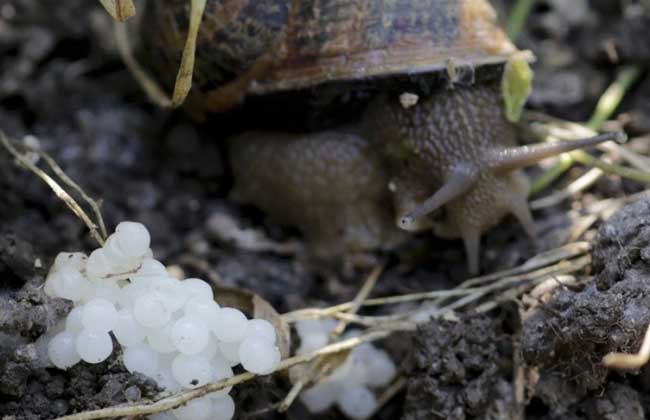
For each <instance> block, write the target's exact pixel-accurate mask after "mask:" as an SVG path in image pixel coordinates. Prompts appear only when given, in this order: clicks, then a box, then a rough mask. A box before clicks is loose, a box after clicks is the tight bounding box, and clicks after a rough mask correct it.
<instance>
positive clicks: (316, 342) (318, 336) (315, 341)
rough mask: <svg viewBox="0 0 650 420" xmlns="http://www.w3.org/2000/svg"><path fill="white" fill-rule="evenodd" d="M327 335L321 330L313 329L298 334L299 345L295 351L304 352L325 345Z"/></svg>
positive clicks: (309, 351)
mask: <svg viewBox="0 0 650 420" xmlns="http://www.w3.org/2000/svg"><path fill="white" fill-rule="evenodd" d="M328 339H329V338H328V336H327V334H325V333H324V332H322V331H313V332H309V333H306V334H300V347H299V348H298V350H297V351H296V353H297V354H306V353H311V352H313V351H316V350H318V349H319V348H321V347H323V346H326V345H327V342H328Z"/></svg>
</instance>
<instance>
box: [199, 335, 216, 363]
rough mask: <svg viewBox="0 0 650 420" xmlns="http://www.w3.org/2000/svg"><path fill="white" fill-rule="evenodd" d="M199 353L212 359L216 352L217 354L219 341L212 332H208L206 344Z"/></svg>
mask: <svg viewBox="0 0 650 420" xmlns="http://www.w3.org/2000/svg"><path fill="white" fill-rule="evenodd" d="M200 354H201V356H203V357H206V358H208V359H213V358H214V357H215V356H216V355H217V354H219V342H218V341H217V339H216V337H215V336H214V334H209V338H208V344H207V345H206V346H205V348H204V349H203V350H201V353H200Z"/></svg>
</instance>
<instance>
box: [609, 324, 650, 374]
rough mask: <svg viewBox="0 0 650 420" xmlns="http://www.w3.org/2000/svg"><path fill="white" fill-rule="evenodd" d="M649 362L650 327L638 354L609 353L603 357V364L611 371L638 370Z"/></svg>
mask: <svg viewBox="0 0 650 420" xmlns="http://www.w3.org/2000/svg"><path fill="white" fill-rule="evenodd" d="M648 360H650V325H649V326H648V328H647V329H646V332H645V336H644V337H643V342H642V344H641V348H640V349H639V352H638V353H636V354H629V353H615V352H612V353H608V354H606V355H605V357H603V364H604V365H605V366H606V367H608V368H610V369H611V368H614V369H638V368H640V367H641V366H643V365H645V364H646V363H648Z"/></svg>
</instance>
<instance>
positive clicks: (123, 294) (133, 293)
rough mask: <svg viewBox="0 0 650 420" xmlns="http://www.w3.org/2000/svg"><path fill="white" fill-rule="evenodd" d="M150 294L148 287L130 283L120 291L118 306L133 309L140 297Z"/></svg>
mask: <svg viewBox="0 0 650 420" xmlns="http://www.w3.org/2000/svg"><path fill="white" fill-rule="evenodd" d="M147 293H149V288H148V286H146V285H144V284H141V283H135V282H134V283H129V284H127V285H126V286H124V287H122V288H121V289H120V296H119V298H118V300H117V304H118V305H119V306H120V308H133V305H134V304H135V301H136V299H137V298H139V297H140V296H144V295H146V294H147Z"/></svg>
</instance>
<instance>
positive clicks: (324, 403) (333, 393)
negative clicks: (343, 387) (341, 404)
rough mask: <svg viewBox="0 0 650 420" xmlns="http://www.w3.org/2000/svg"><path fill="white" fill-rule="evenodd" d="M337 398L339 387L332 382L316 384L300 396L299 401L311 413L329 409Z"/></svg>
mask: <svg viewBox="0 0 650 420" xmlns="http://www.w3.org/2000/svg"><path fill="white" fill-rule="evenodd" d="M338 396H339V385H338V384H337V383H335V382H332V381H325V382H321V383H318V384H316V385H314V386H312V387H311V388H309V389H307V390H305V391H303V392H302V393H301V394H300V401H302V403H303V404H305V406H306V407H307V409H308V410H309V411H310V412H311V413H320V412H322V411H325V410H327V409H328V408H330V407H331V406H332V405H334V403H336V400H337V398H338Z"/></svg>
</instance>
